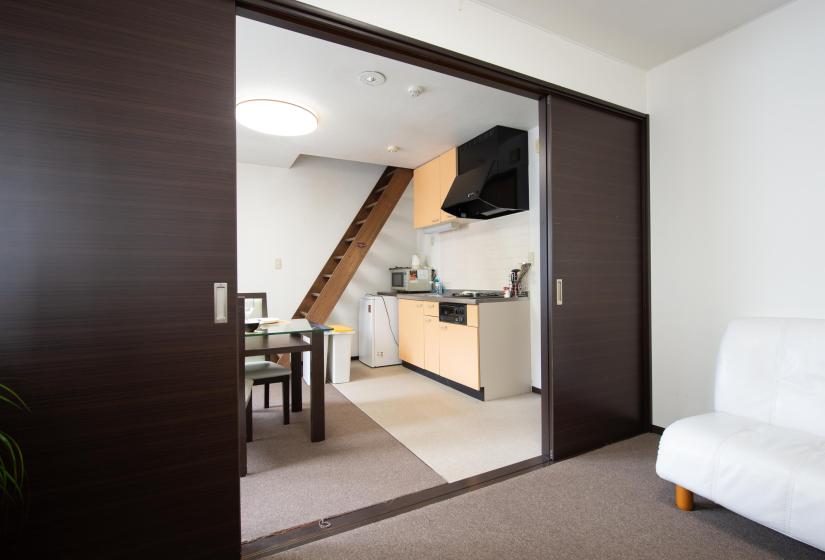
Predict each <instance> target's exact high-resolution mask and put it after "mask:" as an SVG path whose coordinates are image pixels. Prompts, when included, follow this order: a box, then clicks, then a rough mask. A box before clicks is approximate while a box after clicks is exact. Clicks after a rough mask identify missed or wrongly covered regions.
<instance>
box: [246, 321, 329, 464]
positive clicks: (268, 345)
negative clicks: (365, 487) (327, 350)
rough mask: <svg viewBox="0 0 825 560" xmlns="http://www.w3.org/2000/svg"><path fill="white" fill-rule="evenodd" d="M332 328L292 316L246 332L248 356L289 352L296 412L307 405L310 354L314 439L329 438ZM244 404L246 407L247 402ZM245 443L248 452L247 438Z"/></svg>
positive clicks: (293, 407) (281, 354)
mask: <svg viewBox="0 0 825 560" xmlns="http://www.w3.org/2000/svg"><path fill="white" fill-rule="evenodd" d="M331 330H332V327H328V326H326V325H322V324H320V323H315V322H313V321H308V320H307V319H290V320H289V321H283V322H278V323H269V324H265V325H260V326H259V327H258V329H256V330H255V331H253V332H246V333H244V335H245V336H244V349H243V354H244V356H273V355H279V356H283V355H289V357H290V359H289V362H290V369H291V374H290V392H291V396H292V398H291V401H292V402H291V409H292V412H300V411H301V410H302V409H303V396H302V394H303V390H302V383H303V382H302V378H303V375H302V373H303V365H302V364H303V357H304V356H305V355H306V356H308V357H309V402H310V404H309V407H310V418H309V424H310V441H323V440H324V438H325V429H324V424H325V422H324V383H325V382H326V379H325V377H326V376H325V375H324V373H325V368H324V338H325V337H324V335H325V333H327V332H329V331H331ZM240 396H243V395H242V394H241V395H240ZM240 396H239V398H240ZM241 405H242V407H244V406H245V403H241ZM242 444H243V445H244V454H245V452H246V448H245V445H246V443H245V441H244V442H242Z"/></svg>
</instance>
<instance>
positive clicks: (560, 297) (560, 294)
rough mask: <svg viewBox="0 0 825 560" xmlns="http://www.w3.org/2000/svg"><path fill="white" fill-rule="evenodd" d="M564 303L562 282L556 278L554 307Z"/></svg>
mask: <svg viewBox="0 0 825 560" xmlns="http://www.w3.org/2000/svg"><path fill="white" fill-rule="evenodd" d="M563 303H564V281H563V280H562V279H561V278H556V305H562V304H563Z"/></svg>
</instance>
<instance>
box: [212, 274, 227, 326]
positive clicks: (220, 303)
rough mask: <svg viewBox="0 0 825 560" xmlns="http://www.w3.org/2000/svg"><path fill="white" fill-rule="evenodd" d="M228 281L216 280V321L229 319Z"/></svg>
mask: <svg viewBox="0 0 825 560" xmlns="http://www.w3.org/2000/svg"><path fill="white" fill-rule="evenodd" d="M228 291H229V290H228V288H227V283H226V282H215V286H214V296H215V323H216V324H218V323H226V322H227V321H228V320H229V316H228V314H227V306H226V297H227V292H228Z"/></svg>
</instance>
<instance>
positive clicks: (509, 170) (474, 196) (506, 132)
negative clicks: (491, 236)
mask: <svg viewBox="0 0 825 560" xmlns="http://www.w3.org/2000/svg"><path fill="white" fill-rule="evenodd" d="M528 185H529V179H528V175H527V132H526V131H524V130H516V129H515V128H508V127H506V126H496V127H493V128H491V129H490V130H488V131H487V132H485V133H483V134H480V135H479V136H476V137H475V138H473V139H472V140H470V141H469V142H467V143H465V144H462V145H461V146H459V147H458V176H456V178H455V180H454V181H453V184H452V186H451V187H450V190H449V192H448V193H447V196H446V197H445V198H444V204H442V205H441V209H442V210H444V211H445V212H447V213H449V214H452V215H453V216H456V217H458V218H469V219H476V220H489V219H490V218H498V217H499V216H506V215H508V214H514V213H516V212H522V211H524V210H529V209H530V205H529V202H528V198H529V186H528Z"/></svg>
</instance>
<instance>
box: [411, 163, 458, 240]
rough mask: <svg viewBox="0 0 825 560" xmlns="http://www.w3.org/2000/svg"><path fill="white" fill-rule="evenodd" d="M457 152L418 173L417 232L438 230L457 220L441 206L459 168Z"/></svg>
mask: <svg viewBox="0 0 825 560" xmlns="http://www.w3.org/2000/svg"><path fill="white" fill-rule="evenodd" d="M456 154H457V152H456V149H455V148H453V149H451V150H449V151H447V152H444V153H443V154H441V155H440V156H438V157H437V158H435V159H433V160H432V161H429V162H427V163H425V164H424V165H422V166H421V167H419V168H418V169H416V170H415V174H414V175H413V224H414V226H415V227H416V228H425V227H429V226H434V225H436V224H440V223H443V222H450V221H454V220H456V219H457V218H456V217H455V216H453V215H451V214H448V213H446V212H443V211H442V210H441V205H442V204H443V203H444V198H445V197H446V196H447V191H449V190H450V186H452V184H453V179H455V176H456V173H457V169H458V165H457V161H458V159H457V155H456Z"/></svg>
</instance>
